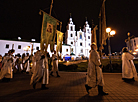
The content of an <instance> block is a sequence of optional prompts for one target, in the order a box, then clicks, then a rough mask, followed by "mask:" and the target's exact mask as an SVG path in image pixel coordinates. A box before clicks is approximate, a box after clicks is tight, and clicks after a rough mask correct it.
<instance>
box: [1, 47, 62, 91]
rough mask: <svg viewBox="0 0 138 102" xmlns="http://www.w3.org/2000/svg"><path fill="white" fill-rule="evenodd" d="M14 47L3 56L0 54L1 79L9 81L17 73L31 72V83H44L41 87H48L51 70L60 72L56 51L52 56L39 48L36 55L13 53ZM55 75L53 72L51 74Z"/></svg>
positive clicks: (33, 84)
mask: <svg viewBox="0 0 138 102" xmlns="http://www.w3.org/2000/svg"><path fill="white" fill-rule="evenodd" d="M14 52H15V51H14V49H11V50H9V51H8V53H6V54H5V55H4V56H3V57H2V55H0V80H2V81H3V82H9V81H10V80H11V79H12V78H13V74H15V73H24V74H30V75H31V80H30V85H32V86H33V88H34V89H35V86H36V84H37V83H38V82H41V83H42V87H41V89H47V87H46V84H48V83H49V71H50V70H51V69H52V71H51V73H53V72H54V71H56V73H57V77H60V76H59V74H58V57H57V54H56V51H54V54H53V55H52V57H50V55H49V53H48V52H45V51H40V50H38V51H37V52H36V53H35V54H34V55H29V53H26V54H25V53H23V54H22V56H21V55H20V54H17V55H15V56H14V55H13V53H14ZM51 65H52V66H51ZM50 75H51V76H53V74H50Z"/></svg>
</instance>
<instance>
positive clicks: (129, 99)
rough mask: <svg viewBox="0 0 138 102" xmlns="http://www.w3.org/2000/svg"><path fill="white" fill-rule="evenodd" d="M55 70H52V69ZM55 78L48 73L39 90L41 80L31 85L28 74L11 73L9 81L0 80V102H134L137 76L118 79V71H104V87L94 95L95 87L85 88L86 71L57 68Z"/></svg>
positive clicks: (137, 99) (137, 98)
mask: <svg viewBox="0 0 138 102" xmlns="http://www.w3.org/2000/svg"><path fill="white" fill-rule="evenodd" d="M54 74H55V73H54ZM59 74H60V76H61V77H59V78H57V77H56V75H55V76H54V77H50V83H49V85H47V87H49V89H46V90H41V89H40V88H41V83H38V84H37V86H36V89H33V88H32V86H30V85H29V83H30V77H31V76H30V75H28V74H15V75H14V78H13V79H12V80H11V81H10V82H0V102H42V101H43V102H138V79H136V81H135V82H130V83H126V82H124V81H122V78H121V73H104V74H103V75H104V80H105V86H104V91H106V92H108V93H109V95H106V96H98V95H97V94H98V91H97V88H93V89H91V90H90V94H89V95H88V94H87V92H86V90H85V80H86V72H59Z"/></svg>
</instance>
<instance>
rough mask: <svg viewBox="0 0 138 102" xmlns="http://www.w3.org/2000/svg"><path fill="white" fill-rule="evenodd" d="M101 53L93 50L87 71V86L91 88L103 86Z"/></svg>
mask: <svg viewBox="0 0 138 102" xmlns="http://www.w3.org/2000/svg"><path fill="white" fill-rule="evenodd" d="M99 65H101V62H100V56H99V53H98V52H97V51H95V50H91V52H90V56H89V62H88V69H87V78H86V84H87V85H88V86H90V87H96V86H97V85H100V86H103V85H104V80H103V74H102V69H101V68H100V67H99Z"/></svg>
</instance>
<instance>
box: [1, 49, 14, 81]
mask: <svg viewBox="0 0 138 102" xmlns="http://www.w3.org/2000/svg"><path fill="white" fill-rule="evenodd" d="M13 53H14V50H13V49H12V50H9V51H8V54H7V55H6V56H5V57H4V58H3V61H2V68H1V71H0V80H3V81H10V79H12V78H13V71H12V65H13V55H12V54H13Z"/></svg>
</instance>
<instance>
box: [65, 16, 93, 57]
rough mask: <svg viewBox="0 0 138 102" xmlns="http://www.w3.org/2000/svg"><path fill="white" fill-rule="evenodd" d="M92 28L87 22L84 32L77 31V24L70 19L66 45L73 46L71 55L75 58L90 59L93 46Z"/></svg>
mask: <svg viewBox="0 0 138 102" xmlns="http://www.w3.org/2000/svg"><path fill="white" fill-rule="evenodd" d="M91 37H92V34H91V28H90V26H89V24H88V21H87V20H86V22H85V25H84V28H83V30H82V29H81V28H80V30H79V31H75V24H74V23H73V21H72V18H71V17H70V19H69V23H68V25H67V31H66V33H65V43H66V44H68V45H71V53H72V54H75V56H85V57H89V51H90V49H91V48H90V45H91V39H92V38H91Z"/></svg>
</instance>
